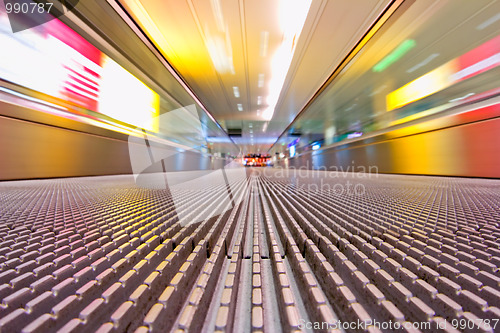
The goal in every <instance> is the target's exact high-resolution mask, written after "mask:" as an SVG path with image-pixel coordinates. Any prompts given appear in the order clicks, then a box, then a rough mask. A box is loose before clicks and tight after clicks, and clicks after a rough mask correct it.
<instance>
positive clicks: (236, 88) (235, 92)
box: [233, 87, 240, 98]
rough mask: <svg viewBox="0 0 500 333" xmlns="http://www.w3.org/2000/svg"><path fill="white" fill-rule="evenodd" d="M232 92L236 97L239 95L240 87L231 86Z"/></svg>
mask: <svg viewBox="0 0 500 333" xmlns="http://www.w3.org/2000/svg"><path fill="white" fill-rule="evenodd" d="M233 93H234V97H236V98H239V97H240V89H239V88H238V87H233Z"/></svg>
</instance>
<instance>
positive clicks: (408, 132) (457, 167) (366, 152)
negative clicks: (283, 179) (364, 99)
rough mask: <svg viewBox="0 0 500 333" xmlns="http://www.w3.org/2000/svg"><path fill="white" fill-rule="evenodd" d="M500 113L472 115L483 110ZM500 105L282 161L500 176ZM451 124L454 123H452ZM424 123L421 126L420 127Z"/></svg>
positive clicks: (353, 168)
mask: <svg viewBox="0 0 500 333" xmlns="http://www.w3.org/2000/svg"><path fill="white" fill-rule="evenodd" d="M483 111H484V112H487V113H489V114H490V113H496V116H495V117H493V118H489V119H477V120H474V121H471V122H467V123H463V122H461V121H463V120H465V119H466V118H468V117H469V118H470V119H471V120H473V119H474V118H476V117H477V118H480V117H478V114H479V113H480V112H483ZM499 112H500V104H496V105H493V106H490V107H489V108H485V109H483V110H481V109H479V110H471V111H470V112H469V113H463V114H458V115H453V116H451V117H449V118H450V119H446V120H443V119H442V118H441V119H437V120H436V121H435V122H438V123H440V124H439V125H440V126H439V127H434V126H432V125H431V124H429V125H427V126H426V124H425V123H424V124H420V125H419V126H407V127H405V128H403V129H399V130H396V131H393V132H388V133H386V134H385V135H382V136H378V137H374V138H368V139H365V140H360V141H356V142H353V143H349V144H345V145H339V146H336V147H332V148H327V149H323V150H317V151H310V152H306V153H303V154H301V155H299V156H297V157H295V158H289V159H287V160H286V161H285V160H281V161H280V163H279V165H280V166H285V162H286V163H288V167H291V168H307V169H323V170H331V171H341V172H371V173H399V174H419V175H440V176H460V177H488V178H500V136H499V135H498V133H500V117H499V116H498V113H499ZM429 123H431V122H429ZM447 125H449V126H447ZM416 127H420V128H416Z"/></svg>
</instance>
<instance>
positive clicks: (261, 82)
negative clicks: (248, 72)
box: [257, 74, 264, 88]
mask: <svg viewBox="0 0 500 333" xmlns="http://www.w3.org/2000/svg"><path fill="white" fill-rule="evenodd" d="M257 85H258V86H259V88H262V87H264V74H259V81H258V82H257Z"/></svg>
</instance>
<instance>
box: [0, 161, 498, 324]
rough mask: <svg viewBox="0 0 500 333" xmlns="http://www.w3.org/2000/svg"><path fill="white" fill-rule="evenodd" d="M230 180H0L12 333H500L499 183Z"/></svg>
mask: <svg viewBox="0 0 500 333" xmlns="http://www.w3.org/2000/svg"><path fill="white" fill-rule="evenodd" d="M221 175H222V176H223V177H222V176H221ZM221 175H219V176H221V177H222V178H220V179H223V181H222V182H220V181H214V182H208V183H207V184H208V185H207V186H204V187H202V188H201V189H200V188H198V189H194V188H195V187H193V186H190V185H189V184H190V183H189V181H186V179H187V178H182V177H181V178H182V179H181V180H179V181H178V182H176V184H175V185H172V187H171V188H170V189H169V190H166V189H164V188H161V186H159V187H158V188H156V189H154V188H142V187H139V186H137V185H135V183H134V177H133V176H106V177H89V178H73V179H56V180H36V181H17V182H3V183H0V300H1V305H0V331H1V332H57V331H60V332H92V331H98V332H172V331H176V332H177V331H179V332H180V331H190V332H201V331H203V332H222V331H226V332H280V331H283V332H292V331H306V332H313V331H314V332H316V331H318V332H319V331H332V332H342V331H346V332H355V331H360V332H362V331H366V332H380V331H382V332H394V331H401V332H405V331H406V332H419V331H421V332H438V331H447V332H456V331H463V332H500V323H499V324H498V325H497V323H498V321H499V318H500V270H499V268H500V228H499V225H500V181H498V180H484V179H459V178H440V177H422V176H396V175H376V174H358V173H353V174H343V173H325V172H320V171H305V170H297V171H296V172H292V171H290V170H281V169H254V170H250V169H247V170H239V171H238V172H236V173H233V171H231V170H227V171H225V172H223V174H221ZM171 180H172V178H170V184H173V182H172V181H171ZM194 181H196V179H195V180H194ZM443 329H444V330H443Z"/></svg>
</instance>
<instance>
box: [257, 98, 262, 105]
mask: <svg viewBox="0 0 500 333" xmlns="http://www.w3.org/2000/svg"><path fill="white" fill-rule="evenodd" d="M261 104H262V96H257V105H261Z"/></svg>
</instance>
